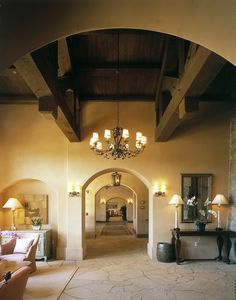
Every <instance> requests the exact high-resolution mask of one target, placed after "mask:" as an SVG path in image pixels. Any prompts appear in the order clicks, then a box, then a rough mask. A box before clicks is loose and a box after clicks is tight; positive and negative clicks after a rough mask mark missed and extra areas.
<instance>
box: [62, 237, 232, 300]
mask: <svg viewBox="0 0 236 300" xmlns="http://www.w3.org/2000/svg"><path fill="white" fill-rule="evenodd" d="M87 243H88V257H87V259H86V260H84V261H82V262H79V269H78V270H77V272H76V273H75V274H74V276H73V277H72V279H71V280H70V282H69V284H68V285H67V287H66V288H65V290H64V292H63V293H62V295H61V296H60V298H59V299H60V300H72V299H87V300H108V299H109V300H141V299H142V300H156V299H158V300H165V299H170V300H178V299H181V300H185V299H186V300H200V299H206V300H213V299H214V300H233V299H235V280H236V266H235V264H231V265H227V264H225V263H222V262H217V261H189V262H185V263H183V264H182V265H176V264H175V263H160V262H157V261H154V262H153V261H151V260H150V258H149V257H148V256H147V253H146V248H147V241H146V239H137V238H135V237H134V236H116V237H110V236H98V237H97V239H93V240H92V239H91V240H87Z"/></svg>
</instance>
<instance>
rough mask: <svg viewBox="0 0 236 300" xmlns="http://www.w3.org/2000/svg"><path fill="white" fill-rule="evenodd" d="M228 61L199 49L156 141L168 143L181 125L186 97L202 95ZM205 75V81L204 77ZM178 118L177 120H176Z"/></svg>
mask: <svg viewBox="0 0 236 300" xmlns="http://www.w3.org/2000/svg"><path fill="white" fill-rule="evenodd" d="M225 63H226V61H225V60H224V59H223V58H222V57H220V56H218V55H217V54H215V53H213V52H211V51H210V50H208V49H206V48H203V47H198V49H197V51H196V52H195V54H194V55H193V56H192V58H191V60H190V61H189V63H188V67H187V68H186V71H185V73H184V74H183V76H182V78H181V79H180V80H179V83H178V84H177V87H176V89H175V91H174V93H173V95H172V99H171V101H170V103H169V105H168V107H167V109H166V111H165V113H164V115H163V117H162V118H161V120H160V122H159V125H158V126H157V127H156V132H155V140H156V141H166V140H168V138H169V137H170V136H171V134H172V133H173V132H174V130H175V129H176V127H177V126H178V125H179V117H178V108H179V104H180V102H181V101H182V99H183V98H184V97H185V96H189V97H191V96H195V95H196V94H198V95H201V94H202V93H203V92H204V91H205V89H206V88H207V86H208V85H209V84H210V83H211V82H212V80H213V79H214V78H215V77H216V75H217V74H218V73H219V71H220V70H221V69H222V67H223V66H224V64H225ZM203 75H204V80H202V78H201V77H202V76H203ZM176 118H177V120H176Z"/></svg>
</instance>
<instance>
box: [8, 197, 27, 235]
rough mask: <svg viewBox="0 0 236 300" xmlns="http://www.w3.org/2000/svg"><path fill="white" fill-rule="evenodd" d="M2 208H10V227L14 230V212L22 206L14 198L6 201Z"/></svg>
mask: <svg viewBox="0 0 236 300" xmlns="http://www.w3.org/2000/svg"><path fill="white" fill-rule="evenodd" d="M3 208H11V211H12V225H11V230H16V224H15V210H16V209H17V208H23V205H22V204H21V203H20V201H19V200H18V199H16V198H9V199H8V200H7V202H6V203H5V204H4V205H3Z"/></svg>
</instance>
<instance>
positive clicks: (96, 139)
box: [92, 132, 99, 142]
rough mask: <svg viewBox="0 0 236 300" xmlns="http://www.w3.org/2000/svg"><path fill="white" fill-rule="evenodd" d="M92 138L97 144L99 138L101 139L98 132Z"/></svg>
mask: <svg viewBox="0 0 236 300" xmlns="http://www.w3.org/2000/svg"><path fill="white" fill-rule="evenodd" d="M92 138H93V140H94V141H95V142H97V141H98V138H99V137H98V133H97V132H94V133H93V137H92Z"/></svg>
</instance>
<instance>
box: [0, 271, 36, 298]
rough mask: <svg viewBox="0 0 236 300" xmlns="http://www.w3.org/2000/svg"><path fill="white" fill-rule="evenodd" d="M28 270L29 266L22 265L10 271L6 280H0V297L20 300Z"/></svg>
mask: <svg viewBox="0 0 236 300" xmlns="http://www.w3.org/2000/svg"><path fill="white" fill-rule="evenodd" d="M30 271H31V269H30V267H22V268H20V269H18V270H17V271H15V272H14V273H12V275H11V279H9V280H8V281H7V282H5V280H2V281H0V299H1V300H22V299H23V294H24V290H25V287H26V284H27V280H28V277H29V273H30Z"/></svg>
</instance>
